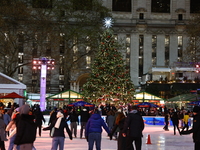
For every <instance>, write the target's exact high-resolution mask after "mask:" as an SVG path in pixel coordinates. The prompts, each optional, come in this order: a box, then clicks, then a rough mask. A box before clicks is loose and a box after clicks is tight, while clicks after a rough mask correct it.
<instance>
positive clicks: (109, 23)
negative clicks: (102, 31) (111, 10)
mask: <svg viewBox="0 0 200 150" xmlns="http://www.w3.org/2000/svg"><path fill="white" fill-rule="evenodd" d="M103 22H104V26H105V27H106V28H110V27H111V26H112V25H113V20H112V18H110V17H106V18H105V19H104V20H103Z"/></svg>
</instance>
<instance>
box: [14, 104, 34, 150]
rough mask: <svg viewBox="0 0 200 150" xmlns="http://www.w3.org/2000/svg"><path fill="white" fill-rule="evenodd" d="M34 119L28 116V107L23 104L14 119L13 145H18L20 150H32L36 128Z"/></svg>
mask: <svg viewBox="0 0 200 150" xmlns="http://www.w3.org/2000/svg"><path fill="white" fill-rule="evenodd" d="M34 119H35V117H34V116H33V115H30V106H29V105H27V104H25V105H22V106H21V107H19V115H17V119H16V137H15V140H14V144H16V145H19V147H20V150H32V149H35V148H34V145H33V143H34V141H35V139H36V129H37V126H36V124H35V122H34Z"/></svg>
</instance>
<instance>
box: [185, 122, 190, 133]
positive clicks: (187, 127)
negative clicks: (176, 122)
mask: <svg viewBox="0 0 200 150" xmlns="http://www.w3.org/2000/svg"><path fill="white" fill-rule="evenodd" d="M185 127H186V131H188V129H189V125H188V123H186V124H185Z"/></svg>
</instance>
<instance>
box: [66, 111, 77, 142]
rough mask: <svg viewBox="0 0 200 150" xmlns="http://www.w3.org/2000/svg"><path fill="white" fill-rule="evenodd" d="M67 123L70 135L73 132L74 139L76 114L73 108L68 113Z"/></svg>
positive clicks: (75, 134)
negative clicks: (68, 123)
mask: <svg viewBox="0 0 200 150" xmlns="http://www.w3.org/2000/svg"><path fill="white" fill-rule="evenodd" d="M67 121H70V129H71V131H72V133H73V132H74V137H75V138H76V136H77V123H78V113H77V111H76V110H75V109H74V108H73V109H72V111H71V112H70V113H69V117H68V118H67Z"/></svg>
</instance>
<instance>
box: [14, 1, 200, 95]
mask: <svg viewBox="0 0 200 150" xmlns="http://www.w3.org/2000/svg"><path fill="white" fill-rule="evenodd" d="M102 2H103V5H104V6H106V7H107V8H109V9H110V10H111V11H112V16H113V20H114V23H113V27H112V28H113V30H114V34H115V35H116V37H117V39H118V40H119V41H120V42H123V43H124V44H125V48H124V49H122V50H121V52H122V54H123V56H124V59H125V60H126V63H127V65H128V66H129V70H130V75H131V79H132V81H133V83H134V85H135V86H138V87H139V86H140V85H142V84H146V82H147V81H150V80H154V81H155V80H163V79H167V80H172V79H176V78H183V77H184V76H187V78H189V79H191V80H192V79H193V78H194V77H195V76H196V74H195V73H194V68H193V67H191V66H189V67H188V66H186V67H184V66H182V67H177V66H176V63H177V62H183V51H184V50H185V49H186V48H187V44H188V39H189V38H188V37H187V34H186V24H187V22H188V20H189V19H190V17H191V16H192V14H195V13H197V12H198V10H199V9H198V8H199V7H200V2H199V0H102ZM57 52H58V51H57V50H55V52H54V53H55V55H57V54H56V53H57ZM58 55H60V54H59V53H58ZM86 59H87V58H86ZM86 59H85V61H82V65H80V66H79V67H76V68H74V69H72V71H71V77H70V89H71V90H74V91H77V92H81V87H82V85H83V84H84V83H85V82H86V79H87V77H88V74H89V72H90V66H89V65H88V66H87V63H86V61H87V60H86ZM49 74H50V75H49V77H48V79H47V88H49V89H48V92H49V93H58V92H61V91H62V90H63V89H64V87H63V84H62V80H63V77H64V75H63V74H61V73H60V71H59V66H58V64H56V66H55V70H54V71H51V73H49ZM31 76H32V77H31ZM16 78H18V80H20V81H22V82H23V83H24V84H26V85H27V91H28V92H32V88H31V87H32V85H33V84H34V85H38V86H39V83H36V82H37V79H38V78H36V77H33V71H31V68H30V66H24V67H23V73H18V74H16Z"/></svg>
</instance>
